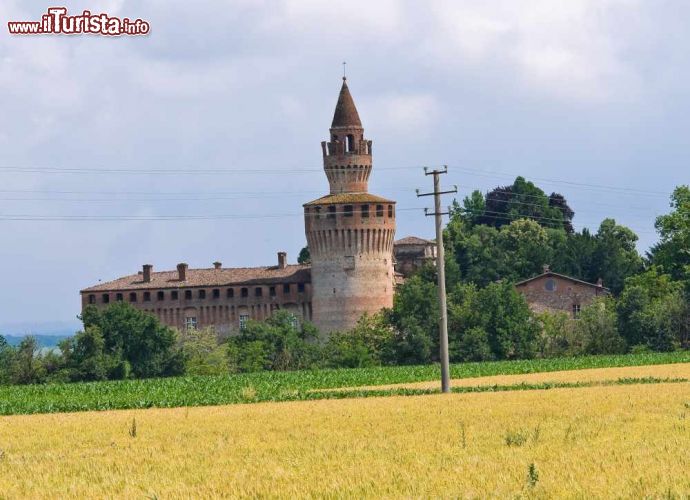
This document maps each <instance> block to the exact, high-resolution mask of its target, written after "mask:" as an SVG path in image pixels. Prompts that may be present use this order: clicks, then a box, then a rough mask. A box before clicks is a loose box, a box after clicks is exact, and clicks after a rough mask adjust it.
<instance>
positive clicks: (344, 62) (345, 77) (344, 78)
mask: <svg viewBox="0 0 690 500" xmlns="http://www.w3.org/2000/svg"><path fill="white" fill-rule="evenodd" d="M346 64H347V61H343V80H347V75H346V74H345V65H346Z"/></svg>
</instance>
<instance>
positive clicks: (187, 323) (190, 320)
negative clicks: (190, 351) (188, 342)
mask: <svg viewBox="0 0 690 500" xmlns="http://www.w3.org/2000/svg"><path fill="white" fill-rule="evenodd" d="M184 327H185V329H186V330H196V316H187V317H185V319H184Z"/></svg>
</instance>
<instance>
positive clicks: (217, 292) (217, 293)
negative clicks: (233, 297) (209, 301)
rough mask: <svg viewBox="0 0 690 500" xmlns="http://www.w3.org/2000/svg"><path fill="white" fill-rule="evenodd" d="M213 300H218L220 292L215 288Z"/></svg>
mask: <svg viewBox="0 0 690 500" xmlns="http://www.w3.org/2000/svg"><path fill="white" fill-rule="evenodd" d="M213 298H214V299H219V298H220V290H218V289H217V288H214V289H213Z"/></svg>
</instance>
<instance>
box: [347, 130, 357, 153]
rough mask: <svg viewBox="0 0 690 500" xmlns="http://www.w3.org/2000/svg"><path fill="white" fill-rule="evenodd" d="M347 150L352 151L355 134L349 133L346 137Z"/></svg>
mask: <svg viewBox="0 0 690 500" xmlns="http://www.w3.org/2000/svg"><path fill="white" fill-rule="evenodd" d="M346 145H347V152H348V153H352V152H353V151H354V150H355V136H354V135H352V134H349V135H348V136H347V139H346Z"/></svg>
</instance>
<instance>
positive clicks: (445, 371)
mask: <svg viewBox="0 0 690 500" xmlns="http://www.w3.org/2000/svg"><path fill="white" fill-rule="evenodd" d="M447 173H448V166H447V165H444V166H443V170H437V169H434V170H431V171H429V169H428V168H427V167H424V175H433V176H434V191H433V192H432V193H421V194H420V192H419V189H418V190H417V197H420V196H432V195H433V197H434V211H433V212H429V210H428V209H426V208H425V209H424V214H425V215H426V216H427V217H428V216H430V215H433V216H434V217H435V219H436V270H437V274H438V305H439V309H440V311H441V316H440V318H439V321H438V326H439V328H438V329H439V333H440V335H441V339H440V344H441V349H440V351H441V352H440V354H441V391H442V392H450V363H449V360H448V308H447V306H446V263H445V255H444V252H443V227H442V216H443V215H447V214H448V213H449V212H441V195H442V194H448V193H457V192H458V187H457V186H453V189H452V190H450V191H441V179H440V177H439V176H440V175H441V174H447Z"/></svg>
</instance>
